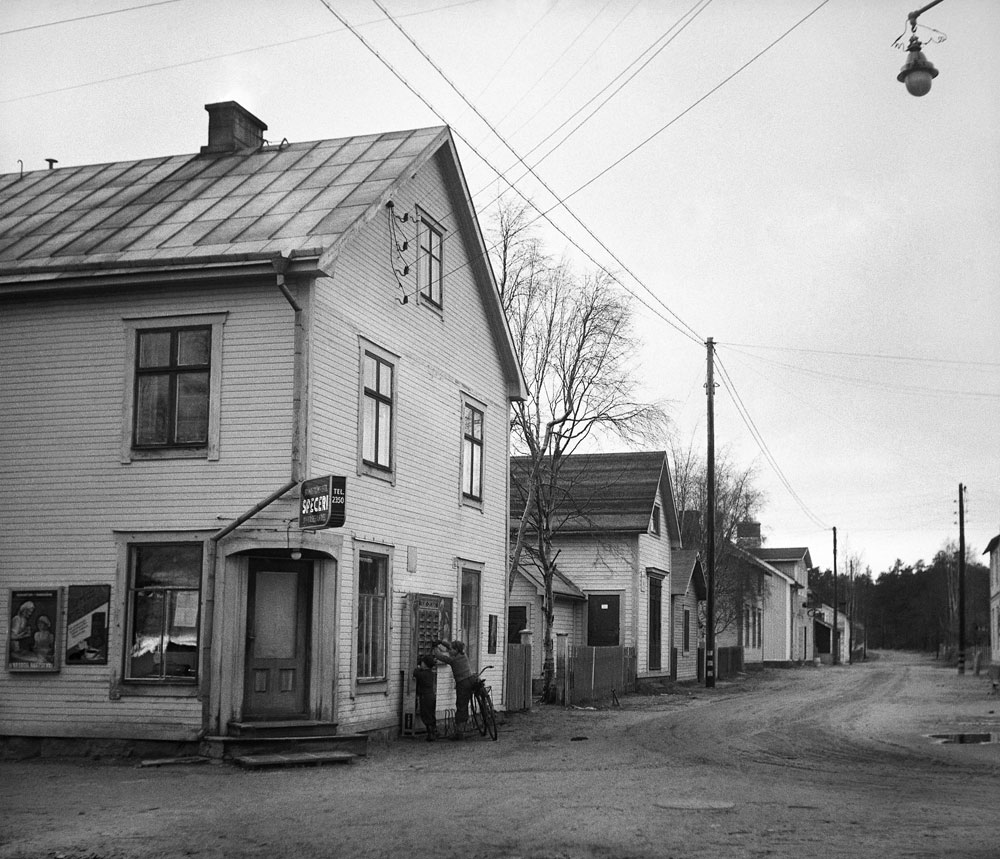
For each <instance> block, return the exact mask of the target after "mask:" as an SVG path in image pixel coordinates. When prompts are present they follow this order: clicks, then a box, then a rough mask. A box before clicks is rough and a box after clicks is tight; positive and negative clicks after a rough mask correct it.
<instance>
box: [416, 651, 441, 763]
mask: <svg viewBox="0 0 1000 859" xmlns="http://www.w3.org/2000/svg"><path fill="white" fill-rule="evenodd" d="M413 678H414V680H416V681H417V708H418V712H419V713H420V719H421V721H422V722H423V723H424V727H426V728H427V737H426V740H427V742H428V743H431V742H433V741H434V740H436V739H437V716H436V715H435V713H436V711H437V672H436V671H435V670H434V657H433V656H422V657H420V662H419V663H418V664H417V667H416V669H415V670H414V672H413Z"/></svg>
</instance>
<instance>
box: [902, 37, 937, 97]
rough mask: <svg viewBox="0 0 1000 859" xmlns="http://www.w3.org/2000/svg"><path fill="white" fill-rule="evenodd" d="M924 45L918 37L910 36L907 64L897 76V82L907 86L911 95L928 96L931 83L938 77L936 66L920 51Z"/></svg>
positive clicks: (904, 64)
mask: <svg viewBox="0 0 1000 859" xmlns="http://www.w3.org/2000/svg"><path fill="white" fill-rule="evenodd" d="M922 47H923V45H922V44H921V43H920V39H918V38H917V37H916V35H913V36H910V46H909V47H908V48H907V49H906V51H907V55H906V62H905V63H903V68H901V69H900V70H899V74H898V75H896V80H897V81H899V82H900V83H904V84H906V91H907V92H908V93H909V94H910V95H916V96H921V95H927V93H929V92H930V91H931V81H932V80H934V78H936V77H937V76H938V70H937V69H936V68H934V64H933V63H932V62H931V61H930V60H928V59H927V57H925V56H924V52H923V51H922V50H920V49H921V48H922Z"/></svg>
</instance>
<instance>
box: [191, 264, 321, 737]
mask: <svg viewBox="0 0 1000 859" xmlns="http://www.w3.org/2000/svg"><path fill="white" fill-rule="evenodd" d="M271 264H272V265H273V266H274V275H275V284H276V285H277V287H278V289H279V290H280V291H281V294H282V295H283V296H285V300H286V301H287V302H288V303H289V305H291V308H292V310H293V311H295V335H294V336H295V343H294V363H293V368H292V377H293V378H292V457H291V458H292V462H291V479H290V480H289V481H288V482H287V483H286V484H285V485H284V486H282V487H281V488H280V489H277V490H275V491H274V492H272V493H271V494H270V495H268V496H267V498H265V499H264V500H263V501H260V502H258V503H257V504H255V505H254V506H253V507H251V508H250V509H249V510H247V511H246V512H245V513H243V514H242V515H241V516H238V517H236V519H234V520H233V521H232V522H230V523H229V524H228V525H226V526H224V527H222V528H220V529H219V530H218V531H216V532H215V533H214V534H212V536H211V537H209V538H208V570H209V575H208V579H207V583H206V594H205V601H204V602H205V623H204V630H205V641H206V643H207V646H208V648H209V650H208V653H207V654H206V656H205V663H209V662H210V660H212V656H211V650H212V638H213V632H214V627H215V580H216V564H217V563H218V560H219V542H220V541H221V540H222V539H223V538H225V537H226V536H228V535H229V534H231V533H232V532H233V531H235V530H236V529H237V528H239V527H240V525H242V524H243V523H244V522H246V521H247V520H249V519H252V518H253V517H254V516H256V515H257V514H258V513H260V512H261V510H264V509H265V508H266V507H269V506H270V505H271V504H273V503H274V502H275V501H277V500H278V499H279V498H281V497H282V496H283V495H285V494H286V493H287V492H288V491H289V490H291V489H293V488H294V487H296V486H298V484H299V483H300V482H301V480H302V443H301V433H302V415H301V410H302V389H303V385H304V381H305V349H304V343H305V328H304V326H303V324H302V319H303V312H304V311H303V309H302V306H301V305H300V304H299V303H298V302H297V301H296V300H295V296H293V295H292V293H291V292H290V291H289V289H288V286H287V285H286V283H285V272H286V271H288V266H289V260H288V258H287V257H284V256H282V255H281V254H278V255H277V256H276V257H275V258H274V259H273V260H272V261H271ZM217 652H218V662H217V663H214V664H211V669H210V670H209V671H202V675H201V677H202V681H203V685H202V688H203V690H204V691H203V693H202V695H203V697H202V725H203V732H204V731H205V730H207V726H208V724H209V722H210V720H211V716H212V677H213V676H214V672H215V671H218V672H220V673H221V671H222V653H221V650H220V649H217Z"/></svg>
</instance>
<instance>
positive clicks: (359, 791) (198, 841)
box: [0, 654, 1000, 859]
mask: <svg viewBox="0 0 1000 859" xmlns="http://www.w3.org/2000/svg"><path fill="white" fill-rule="evenodd" d="M988 690H989V684H988V683H987V682H986V681H985V679H984V678H975V677H973V676H971V675H967V676H965V677H958V676H957V673H956V672H955V670H954V669H949V668H946V667H944V666H941V665H939V664H937V663H934V662H933V661H931V660H929V659H926V658H923V657H918V656H905V655H899V654H884V655H883V656H882V658H881V659H878V660H876V661H872V662H869V663H866V664H864V665H859V666H857V665H856V666H852V667H839V668H830V667H826V668H821V669H814V668H801V669H788V670H768V671H766V672H763V673H762V674H760V675H751V676H750V677H747V678H745V679H743V680H741V681H739V682H736V683H732V684H730V683H720V684H719V685H718V686H717V687H716V688H715V689H714V690H705V689H702V688H699V687H689V688H681V689H679V690H678V691H675V692H674V693H672V694H665V695H659V696H648V697H644V696H629V697H626V698H625V699H623V702H622V703H623V707H622V708H620V709H618V708H616V709H612V710H565V709H562V708H544V709H541V710H537V711H535V712H532V713H530V714H519V715H516V716H514V717H512V718H511V719H510V721H509V722H508V724H506V725H504V726H503V727H502V729H501V730H502V733H501V738H500V741H499V742H497V743H491V742H489V741H487V740H483V741H478V740H477V741H474V742H465V743H450V742H438V743H433V744H430V743H424V742H422V741H409V740H407V741H402V740H401V741H399V742H395V743H392V744H390V745H389V746H387V747H379V748H375V749H373V750H372V754H371V755H370V757H369V758H368V759H366V760H361V761H358V762H356V763H354V764H352V765H350V766H337V767H325V768H313V769H304V770H302V769H300V770H283V771H270V772H260V773H252V772H244V771H242V770H238V769H235V768H232V767H230V766H228V765H220V766H212V765H199V766H171V767H163V768H156V769H152V768H138V767H136V765H135V763H134V762H132V763H123V762H103V761H98V762H93V761H91V762H80V761H52V760H30V761H23V762H17V763H5V764H3V765H0V810H2V813H3V814H2V822H0V859H13V857H62V859H116V858H117V857H141V859H151V858H152V857H180V856H197V857H202V859H219V857H236V856H241V857H242V856H247V857H265V856H266V857H274V856H279V857H284V856H289V857H294V859H309V857H320V856H336V857H372V859H374V857H388V856H392V857H399V856H413V857H421V856H434V857H489V859H498V857H504V859H514V857H525V859H526V857H549V859H557V857H647V856H648V857H654V856H655V857H678V859H681V857H684V859H688V857H692V859H698V857H756V856H769V857H796V859H807V858H808V857H820V856H822V857H831V856H832V857H855V856H857V857H880V859H883V858H884V859H887V857H943V856H948V857H966V859H973V857H976V859H987V857H990V859H996V857H998V856H1000V744H998V743H993V744H983V745H942V744H939V743H935V742H933V741H932V740H930V739H928V738H927V736H926V735H928V734H933V733H949V734H950V733H964V734H972V733H988V732H991V731H992V732H1000V700H998V699H997V698H996V697H993V696H987V694H986V693H987V691H988Z"/></svg>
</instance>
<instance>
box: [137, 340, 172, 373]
mask: <svg viewBox="0 0 1000 859" xmlns="http://www.w3.org/2000/svg"><path fill="white" fill-rule="evenodd" d="M139 366H140V367H144V368H145V367H169V366H170V332H169V331H145V332H142V333H140V334H139Z"/></svg>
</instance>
